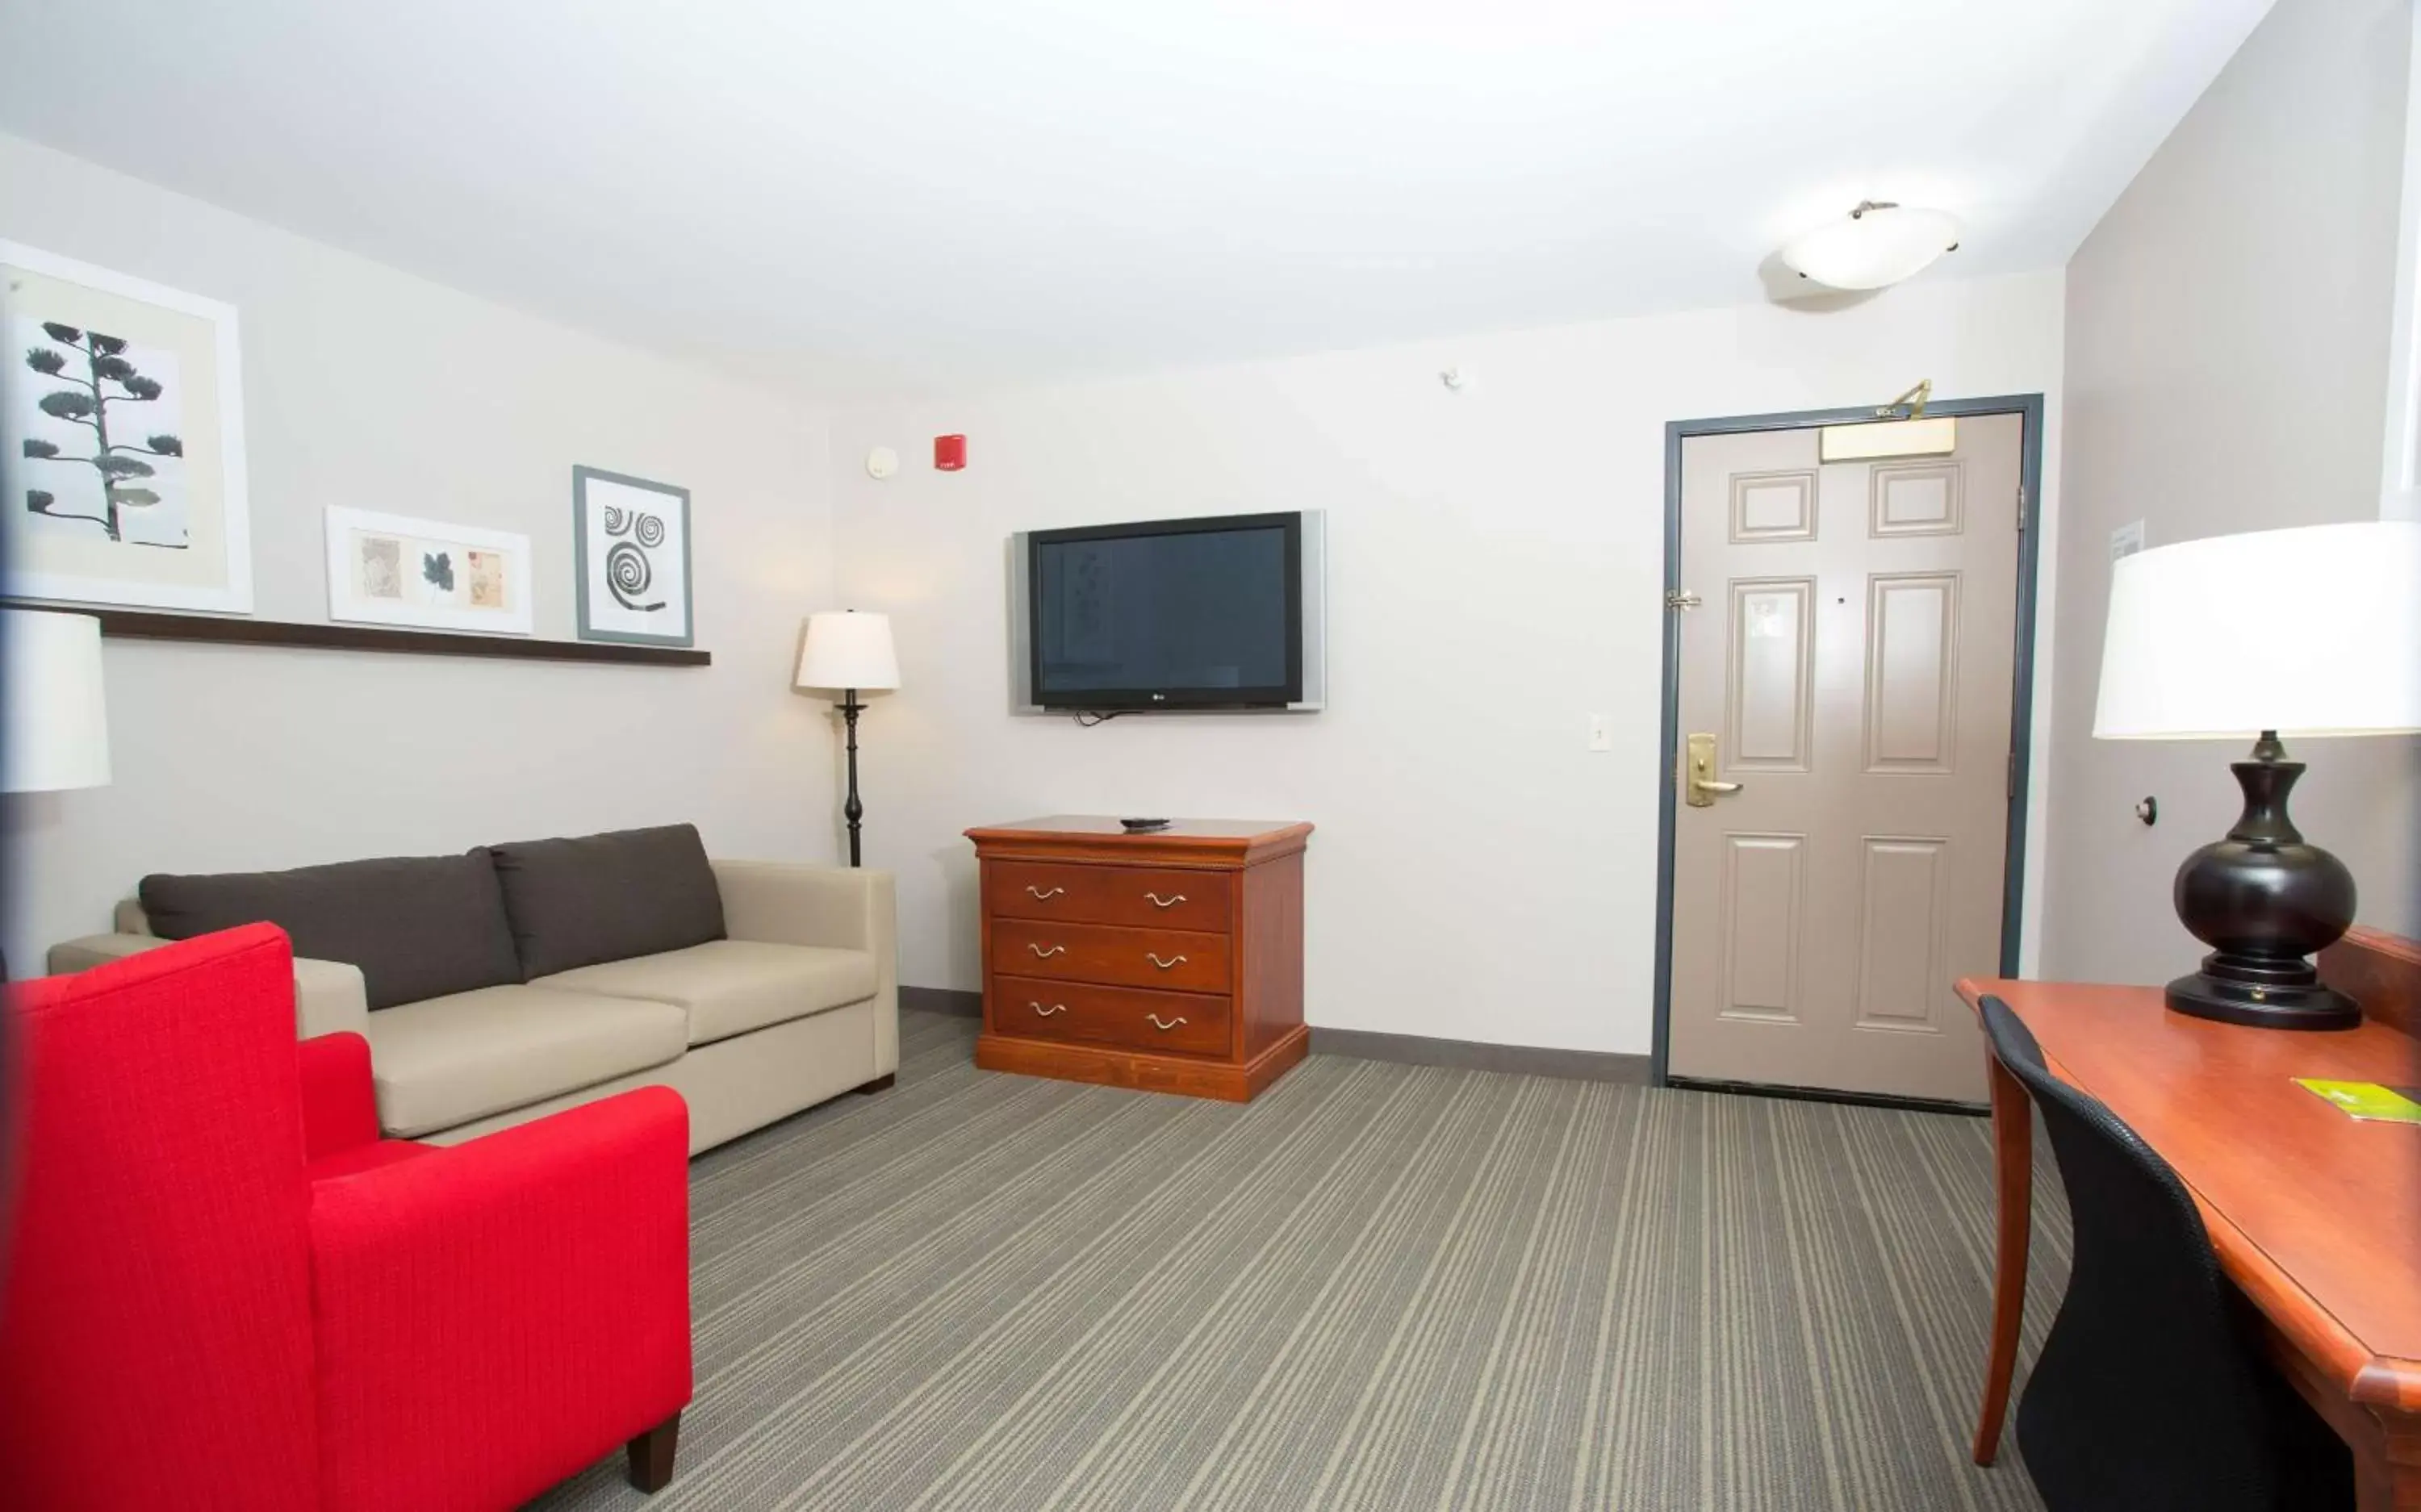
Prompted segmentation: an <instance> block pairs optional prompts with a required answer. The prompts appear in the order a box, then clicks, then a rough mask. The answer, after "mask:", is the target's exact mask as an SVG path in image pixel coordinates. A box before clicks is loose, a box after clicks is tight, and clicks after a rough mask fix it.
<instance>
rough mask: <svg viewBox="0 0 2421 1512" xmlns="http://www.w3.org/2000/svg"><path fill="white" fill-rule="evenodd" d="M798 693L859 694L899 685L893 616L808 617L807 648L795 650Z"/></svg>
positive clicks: (830, 613)
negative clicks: (850, 690)
mask: <svg viewBox="0 0 2421 1512" xmlns="http://www.w3.org/2000/svg"><path fill="white" fill-rule="evenodd" d="M791 683H792V685H793V686H795V687H800V688H844V689H846V688H855V689H857V690H858V691H859V692H861V693H866V692H873V691H879V690H882V689H888V688H897V687H898V686H899V657H898V653H897V652H895V651H894V650H893V649H892V648H891V616H889V615H867V614H860V613H858V612H857V611H855V610H853V609H833V610H827V611H825V612H823V613H821V614H815V615H809V616H807V639H806V644H805V645H804V646H802V647H800V648H799V674H798V676H797V677H795V678H792V679H791Z"/></svg>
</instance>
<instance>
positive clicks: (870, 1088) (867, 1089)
mask: <svg viewBox="0 0 2421 1512" xmlns="http://www.w3.org/2000/svg"><path fill="white" fill-rule="evenodd" d="M898 1080H899V1073H898V1072H897V1071H893V1072H891V1073H890V1074H888V1075H885V1076H878V1077H876V1078H875V1079H874V1080H873V1081H871V1082H868V1083H866V1084H865V1085H864V1086H853V1087H851V1088H850V1090H851V1092H854V1093H856V1094H857V1095H858V1096H859V1097H861V1098H870V1097H872V1096H874V1095H875V1094H876V1093H877V1092H888V1091H890V1090H891V1083H894V1082H897V1081H898Z"/></svg>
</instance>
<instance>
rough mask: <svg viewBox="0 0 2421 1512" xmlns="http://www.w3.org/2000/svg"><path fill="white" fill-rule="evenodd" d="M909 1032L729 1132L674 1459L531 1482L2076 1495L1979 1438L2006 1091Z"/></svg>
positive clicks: (1463, 1500)
mask: <svg viewBox="0 0 2421 1512" xmlns="http://www.w3.org/2000/svg"><path fill="white" fill-rule="evenodd" d="M900 1032H901V1038H902V1055H903V1065H902V1067H901V1070H900V1077H899V1084H898V1088H897V1089H896V1090H894V1091H892V1092H890V1093H888V1094H885V1095H883V1096H881V1097H875V1098H843V1099H840V1100H839V1101H838V1102H836V1103H833V1104H828V1105H826V1106H825V1107H823V1108H821V1109H818V1110H816V1111H814V1112H812V1113H809V1114H807V1115H803V1116H801V1117H798V1118H793V1119H790V1120H789V1121H788V1122H786V1123H784V1124H781V1125H778V1126H776V1127H775V1128H773V1129H771V1130H763V1131H761V1132H759V1133H758V1134H755V1135H752V1136H750V1137H749V1138H747V1139H745V1140H742V1141H740V1142H738V1143H736V1144H733V1145H730V1146H726V1147H724V1148H723V1149H721V1150H718V1151H715V1152H713V1153H711V1154H710V1155H708V1156H706V1157H704V1158H702V1159H701V1160H699V1161H697V1163H696V1165H695V1175H694V1177H693V1195H694V1223H695V1254H694V1260H693V1266H694V1284H695V1295H696V1339H697V1375H698V1380H697V1399H696V1401H695V1403H693V1404H692V1406H691V1408H690V1410H689V1412H688V1415H687V1416H686V1417H685V1418H684V1419H683V1422H682V1426H681V1444H680V1460H679V1473H678V1474H677V1475H676V1477H675V1479H674V1481H673V1484H672V1487H671V1489H668V1490H666V1491H664V1492H663V1493H661V1494H659V1495H657V1496H655V1497H653V1498H648V1497H643V1496H641V1495H639V1494H638V1493H637V1492H635V1491H633V1490H632V1489H630V1488H629V1487H627V1486H626V1485H624V1484H622V1481H621V1478H620V1468H621V1467H620V1457H619V1456H617V1457H616V1458H615V1461H614V1463H612V1464H610V1465H600V1466H598V1467H596V1468H595V1469H593V1470H591V1471H590V1472H589V1473H586V1474H585V1475H583V1476H581V1477H580V1478H578V1479H577V1480H574V1481H572V1482H570V1483H568V1484H567V1485H565V1486H563V1487H560V1488H558V1489H555V1490H554V1491H553V1492H551V1493H549V1494H548V1495H547V1496H546V1497H544V1498H541V1499H540V1500H539V1502H538V1503H537V1504H536V1505H537V1506H539V1507H542V1508H547V1509H550V1512H570V1509H597V1508H638V1507H643V1506H645V1507H652V1508H655V1509H658V1512H679V1509H688V1508H712V1509H718V1512H720V1509H746V1512H755V1509H758V1508H767V1509H772V1508H806V1509H819V1512H820V1509H836V1512H860V1509H864V1512H875V1509H891V1508H897V1509H941V1508H961V1509H976V1508H980V1509H985V1512H1017V1509H1023V1508H1044V1507H1048V1508H1061V1509H1066V1512H1080V1509H1084V1512H1134V1509H1160V1508H1179V1507H1184V1508H1264V1507H1267V1508H1296V1507H1306V1508H1307V1507H1322V1508H1338V1509H1343V1508H1365V1509H1384V1512H1401V1509H1412V1508H1424V1509H1426V1508H1438V1509H1451V1508H1473V1509H1507V1512H1510V1509H1516V1508H1556V1509H1579V1508H1623V1509H1627V1512H1655V1509H1663V1508H1724V1509H1742V1512H1803V1509H1811V1508H1833V1509H1837V1512H1852V1509H1854V1512H1887V1509H1894V1508H1906V1509H1909V1512H1919V1509H1922V1512H1943V1509H1945V1508H1969V1509H1976V1512H1984V1509H1992V1508H2019V1507H2035V1506H2038V1505H2039V1504H2038V1502H2037V1500H2036V1499H2035V1496H2034V1492H2033V1489H2032V1488H2031V1487H2030V1486H2029V1485H2028V1483H2027V1481H2026V1479H2025V1476H2024V1473H2023V1470H2022V1469H2021V1468H2020V1467H2019V1465H2018V1462H2017V1456H2016V1453H2015V1451H2014V1449H2013V1448H2005V1450H2004V1453H2003V1458H2002V1463H2001V1465H2000V1466H1999V1467H1998V1468H1995V1469H1992V1470H1978V1469H1976V1468H1975V1467H1974V1466H1973V1465H1971V1464H1969V1463H1968V1461H1967V1455H1966V1448H1965V1445H1966V1441H1967V1434H1968V1431H1969V1428H1970V1426H1971V1424H1972V1421H1973V1420H1972V1416H1971V1414H1972V1412H1973V1411H1974V1405H1975V1394H1976V1380H1977V1376H1978V1373H1979V1371H1980V1368H1981V1354H1982V1346H1983V1338H1984V1327H1985V1317H1986V1306H1987V1293H1988V1289H1989V1287H1988V1277H1989V1274H1990V1270H1991V1155H1990V1146H1989V1143H1988V1138H1987V1135H1988V1132H1989V1130H1988V1126H1987V1125H1986V1124H1985V1122H1984V1121H1983V1120H1981V1119H1975V1118H1958V1117H1950V1116H1945V1115H1928V1114H1907V1113H1898V1112H1884V1111H1879V1110H1875V1109H1868V1108H1849V1107H1836V1106H1832V1105H1828V1104H1820V1103H1805V1102H1783V1101H1771V1100H1765V1099H1751V1098H1734V1097H1721V1096H1715V1095H1711V1094H1703V1093H1691V1092H1675V1091H1650V1090H1648V1089H1645V1088H1640V1087H1627V1086H1617V1085H1611V1084H1606V1083H1585V1082H1561V1081H1551V1080H1547V1079H1544V1078H1538V1077H1528V1076H1518V1075H1507V1074H1499V1073H1490V1072H1476V1071H1457V1070H1441V1069H1434V1068H1419V1067H1407V1066H1396V1065H1386V1064H1381V1063H1378V1062H1370V1061H1357V1060H1349V1059H1344V1058H1341V1057H1334V1056H1314V1057H1312V1059H1311V1060H1309V1061H1308V1062H1306V1063H1305V1064H1304V1066H1302V1067H1301V1068H1298V1069H1297V1070H1295V1071H1294V1072H1293V1073H1292V1074H1290V1075H1289V1076H1288V1077H1287V1078H1286V1079H1285V1080H1284V1081H1282V1082H1280V1083H1278V1084H1277V1085H1276V1086H1275V1087H1273V1089H1271V1091H1269V1092H1268V1093H1266V1094H1264V1095H1263V1096H1262V1098H1261V1099H1260V1100H1258V1101H1257V1102H1255V1103H1253V1104H1252V1105H1251V1106H1249V1107H1246V1108H1235V1107H1231V1106H1228V1105H1226V1104H1221V1103H1213V1102H1200V1101H1195V1100H1191V1099H1180V1098H1173V1097H1163V1096H1157V1095H1153V1094H1139V1093H1129V1092H1119V1091H1113V1090H1110V1089H1107V1088H1101V1087H1088V1086H1081V1085H1075V1084H1071V1083H1059V1082H1046V1081H1039V1080H1034V1079H1030V1078H1023V1077H1015V1076H1006V1075H996V1074H993V1073H990V1072H984V1071H978V1070H976V1068H974V1066H973V1064H972V1063H971V1061H970V1058H969V1057H970V1054H971V1050H972V1044H973V1038H974V1032H975V1030H974V1023H973V1021H970V1020H964V1019H955V1018H948V1017H945V1016H941V1015H934V1014H923V1013H910V1014H903V1015H902V1021H901V1031H900ZM2037 1185H2038V1188H2047V1189H2051V1190H2050V1191H2048V1192H2046V1193H2045V1198H2044V1200H2045V1203H2046V1206H2045V1207H2044V1208H2043V1209H2042V1210H2041V1211H2039V1212H2038V1215H2037V1223H2038V1230H2037V1237H2036V1241H2035V1253H2036V1264H2035V1275H2034V1283H2035V1286H2036V1288H2037V1289H2036V1292H2035V1295H2034V1296H2033V1297H2032V1298H2031V1299H2030V1301H2029V1309H2028V1323H2029V1327H2030V1330H2032V1331H2033V1333H2034V1335H2035V1336H2030V1338H2029V1340H2028V1345H2029V1349H2030V1350H2031V1348H2032V1346H2033V1345H2034V1344H2035V1343H2036V1342H2038V1334H2039V1331H2040V1329H2041V1328H2042V1327H2043V1326H2044V1325H2045V1324H2047V1323H2048V1321H2049V1319H2050V1317H2051V1314H2052V1310H2053V1308H2054V1306H2055V1305H2056V1302H2057V1295H2058V1286H2059V1282H2060V1278H2061V1277H2062V1276H2064V1275H2065V1273H2066V1267H2067V1260H2068V1230H2067V1225H2066V1221H2065V1216H2064V1214H2063V1213H2062V1212H2061V1211H2060V1210H2059V1209H2058V1208H2057V1206H2056V1203H2057V1192H2056V1188H2057V1185H2058V1183H2057V1181H2056V1180H2055V1179H2046V1180H2042V1181H2038V1183H2037Z"/></svg>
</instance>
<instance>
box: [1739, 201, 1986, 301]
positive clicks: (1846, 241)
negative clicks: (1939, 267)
mask: <svg viewBox="0 0 2421 1512" xmlns="http://www.w3.org/2000/svg"><path fill="white" fill-rule="evenodd" d="M1958 249H1959V222H1958V221H1957V219H1955V218H1954V217H1952V216H1951V215H1950V214H1949V213H1948V212H1946V211H1944V210H1923V209H1919V208H1915V207H1912V206H1907V205H1895V204H1893V203H1892V202H1891V201H1889V200H1875V199H1869V200H1865V201H1862V202H1860V204H1859V206H1858V208H1857V209H1856V210H1851V211H1850V213H1849V214H1848V215H1847V216H1846V217H1844V218H1843V219H1841V220H1837V221H1828V222H1826V223H1825V224H1824V225H1822V226H1818V227H1816V229H1814V230H1812V231H1810V232H1808V233H1807V234H1806V235H1804V236H1802V237H1799V238H1798V239H1796V240H1795V241H1793V242H1791V243H1790V244H1789V245H1788V246H1786V247H1784V248H1783V249H1782V260H1783V261H1784V262H1786V263H1788V265H1789V266H1790V267H1791V268H1792V270H1794V271H1795V272H1796V273H1798V274H1799V276H1800V277H1802V278H1810V279H1813V280H1815V281H1816V282H1817V283H1820V284H1823V285H1825V286H1826V287H1828V288H1885V287H1887V286H1889V285H1892V284H1897V283H1898V282H1899V281H1900V280H1901V279H1903V278H1906V277H1909V276H1910V275H1911V274H1913V273H1921V272H1923V271H1924V270H1925V269H1926V268H1927V267H1928V266H1929V265H1930V264H1931V263H1932V261H1933V259H1934V258H1936V257H1941V256H1942V255H1943V254H1944V253H1945V252H1955V251H1957V250H1958Z"/></svg>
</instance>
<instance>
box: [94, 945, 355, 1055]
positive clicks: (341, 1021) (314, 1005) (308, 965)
mask: <svg viewBox="0 0 2421 1512" xmlns="http://www.w3.org/2000/svg"><path fill="white" fill-rule="evenodd" d="M168 943H170V942H168V941H166V940H163V939H161V938H160V937H159V936H158V935H152V934H122V933H121V934H88V935H85V936H83V937H82V938H80V939H75V940H65V941H61V942H60V943H57V944H55V945H53V946H52V947H51V949H50V957H49V960H48V962H47V964H48V965H49V967H50V970H51V974H52V975H53V976H66V975H69V974H72V973H75V972H82V971H89V970H91V969H92V968H93V967H95V966H100V965H102V964H105V963H107V962H109V961H113V960H123V959H126V958H127V957H129V956H133V955H139V954H141V953H142V952H144V951H146V950H157V949H158V948H159V947H160V946H162V945H164V944H168ZM369 1020H370V1001H369V993H368V990H367V988H366V987H365V986H364V985H363V982H362V969H361V968H360V967H359V966H351V965H348V964H346V963H345V962H343V961H341V960H313V959H309V958H308V957H305V956H297V957H295V958H294V1033H295V1037H297V1038H300V1039H311V1038H315V1037H318V1036H320V1035H333V1034H341V1033H347V1032H351V1033H356V1034H358V1033H359V1032H360V1031H361V1029H362V1028H363V1026H364V1025H366V1024H367V1023H368V1022H369Z"/></svg>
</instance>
